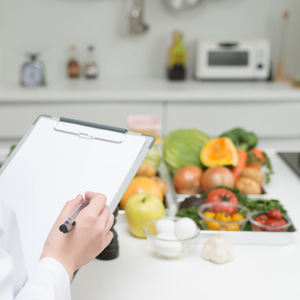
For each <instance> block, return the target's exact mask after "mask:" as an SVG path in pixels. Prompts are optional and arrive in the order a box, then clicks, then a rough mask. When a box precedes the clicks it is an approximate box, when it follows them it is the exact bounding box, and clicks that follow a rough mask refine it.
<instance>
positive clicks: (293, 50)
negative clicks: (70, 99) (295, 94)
mask: <svg viewBox="0 0 300 300" xmlns="http://www.w3.org/2000/svg"><path fill="white" fill-rule="evenodd" d="M131 7H132V0H98V1H97V0H90V1H84V0H27V1H23V0H10V1H5V0H1V1H0V52H1V56H0V57H1V60H0V75H1V79H2V80H1V84H2V85H5V84H15V83H18V81H19V70H20V66H21V65H22V63H23V62H24V61H25V60H27V58H26V57H25V53H28V52H40V53H41V56H40V59H41V60H42V61H43V62H44V63H45V65H46V69H47V80H48V83H49V84H59V83H60V82H61V81H62V80H63V79H65V78H66V61H67V59H68V55H69V46H70V45H71V44H76V45H77V47H78V49H79V53H80V57H83V56H84V53H85V50H86V48H87V46H88V45H90V44H93V45H94V46H95V50H96V54H97V60H98V62H99V65H100V79H101V78H120V79H122V78H127V79H128V78H164V77H165V65H166V59H167V49H168V47H169V46H170V44H171V33H172V31H173V30H174V29H180V30H182V31H183V32H184V34H185V39H184V42H185V45H186V47H187V50H188V78H192V76H193V72H194V68H193V65H194V63H195V60H194V55H195V42H196V40H197V39H199V38H200V39H203V38H212V37H217V38H228V37H234V38H268V39H270V40H271V43H272V47H271V49H272V58H273V60H272V63H273V65H274V66H276V60H277V59H278V43H279V32H280V24H281V19H282V13H283V11H284V10H286V9H288V10H289V11H290V14H291V16H290V20H289V24H288V26H289V28H288V29H289V30H288V36H287V48H286V63H287V66H286V69H287V73H288V74H289V75H292V76H293V77H300V56H299V53H300V37H299V28H300V1H298V0H203V1H202V2H201V3H200V4H199V5H198V6H196V7H194V8H192V9H190V10H187V11H182V12H176V11H172V10H171V9H170V8H169V7H168V6H167V5H166V4H165V2H164V1H163V0H145V23H146V24H148V25H149V30H148V31H147V32H146V33H144V34H140V35H132V34H129V33H128V30H127V29H128V22H127V20H128V14H129V11H130V8H131Z"/></svg>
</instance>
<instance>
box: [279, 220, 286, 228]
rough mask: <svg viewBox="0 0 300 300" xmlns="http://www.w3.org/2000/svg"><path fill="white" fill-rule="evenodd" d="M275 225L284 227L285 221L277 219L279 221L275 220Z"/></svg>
mask: <svg viewBox="0 0 300 300" xmlns="http://www.w3.org/2000/svg"><path fill="white" fill-rule="evenodd" d="M277 224H278V226H284V225H286V221H285V220H284V219H279V220H277Z"/></svg>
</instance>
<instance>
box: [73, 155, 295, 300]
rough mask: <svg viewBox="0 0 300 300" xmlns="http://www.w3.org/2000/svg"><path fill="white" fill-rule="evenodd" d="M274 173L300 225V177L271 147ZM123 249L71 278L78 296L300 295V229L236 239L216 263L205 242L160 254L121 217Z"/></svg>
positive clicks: (265, 299) (287, 299) (111, 299)
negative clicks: (277, 236)
mask: <svg viewBox="0 0 300 300" xmlns="http://www.w3.org/2000/svg"><path fill="white" fill-rule="evenodd" d="M268 154H269V155H270V157H271V160H272V163H273V167H274V171H275V175H274V176H273V178H272V182H271V184H270V186H268V191H269V193H268V194H269V196H270V198H271V197H273V198H276V199H280V200H281V202H282V203H283V204H284V206H285V208H286V209H287V210H288V212H289V215H290V217H291V218H292V220H293V222H294V225H295V227H296V228H298V229H299V228H300V217H299V213H300V179H299V178H298V177H297V176H295V174H294V173H293V171H292V170H291V169H290V168H289V167H288V166H287V165H286V164H285V163H284V162H283V160H282V159H281V158H280V157H278V155H277V154H276V153H275V151H268ZM115 229H116V231H117V233H118V235H119V238H118V240H119V247H120V255H119V257H118V258H117V259H115V260H111V261H101V260H96V259H95V260H93V261H92V262H90V263H89V264H88V265H86V266H85V267H83V268H82V269H81V270H80V271H79V272H78V273H77V275H76V276H75V278H74V281H73V283H72V297H73V298H72V299H73V300H79V299H80V300H82V299H85V300H96V299H97V300H99V299H105V300H119V299H130V300H141V299H143V300H150V299H151V300H153V299H157V300H163V299H164V300H165V299H172V300H174V299H176V300H177V299H178V300H182V299H230V300H232V299H239V300H240V299H244V300H247V299H249V300H250V299H251V300H253V299H255V300H260V299H261V300H269V299H270V300H271V299H272V300H296V299H297V300H298V299H300V283H299V282H300V281H299V280H300V234H299V232H296V233H295V234H294V238H293V241H292V242H291V243H290V244H288V245H277V246H269V245H268V246H262V245H255V246H254V245H234V251H235V257H234V260H233V261H231V262H229V263H226V264H224V265H216V264H213V263H211V262H209V261H205V260H203V259H202V258H201V255H200V252H201V248H202V244H196V245H195V246H194V247H193V249H192V250H191V251H190V252H189V253H188V254H187V255H186V256H184V257H181V258H179V259H175V260H165V259H160V258H157V257H155V256H154V255H153V254H152V253H151V251H150V250H149V248H148V243H147V241H146V240H144V239H137V238H134V237H132V236H131V235H130V233H129V231H128V227H127V224H126V223H124V222H121V221H120V222H117V224H116V226H115Z"/></svg>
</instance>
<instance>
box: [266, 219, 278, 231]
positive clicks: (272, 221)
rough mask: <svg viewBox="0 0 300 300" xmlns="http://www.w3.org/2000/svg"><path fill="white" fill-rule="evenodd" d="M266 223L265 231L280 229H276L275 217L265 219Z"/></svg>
mask: <svg viewBox="0 0 300 300" xmlns="http://www.w3.org/2000/svg"><path fill="white" fill-rule="evenodd" d="M266 225H267V226H269V227H268V228H267V229H266V231H280V229H278V222H277V220H275V219H269V220H267V222H266Z"/></svg>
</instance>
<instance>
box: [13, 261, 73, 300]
mask: <svg viewBox="0 0 300 300" xmlns="http://www.w3.org/2000/svg"><path fill="white" fill-rule="evenodd" d="M25 299H26V300H27V299H28V300H29V299H30V300H71V288H70V277H69V274H68V272H67V271H66V269H65V268H64V266H63V265H62V264H61V263H60V262H58V261H57V260H56V259H54V258H51V257H45V258H43V259H41V260H40V262H39V264H38V266H37V268H36V270H35V272H34V273H33V275H32V276H31V277H30V278H29V280H28V281H27V283H26V284H25V286H24V287H23V289H22V290H21V292H20V293H19V295H18V296H17V298H16V300H25Z"/></svg>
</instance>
